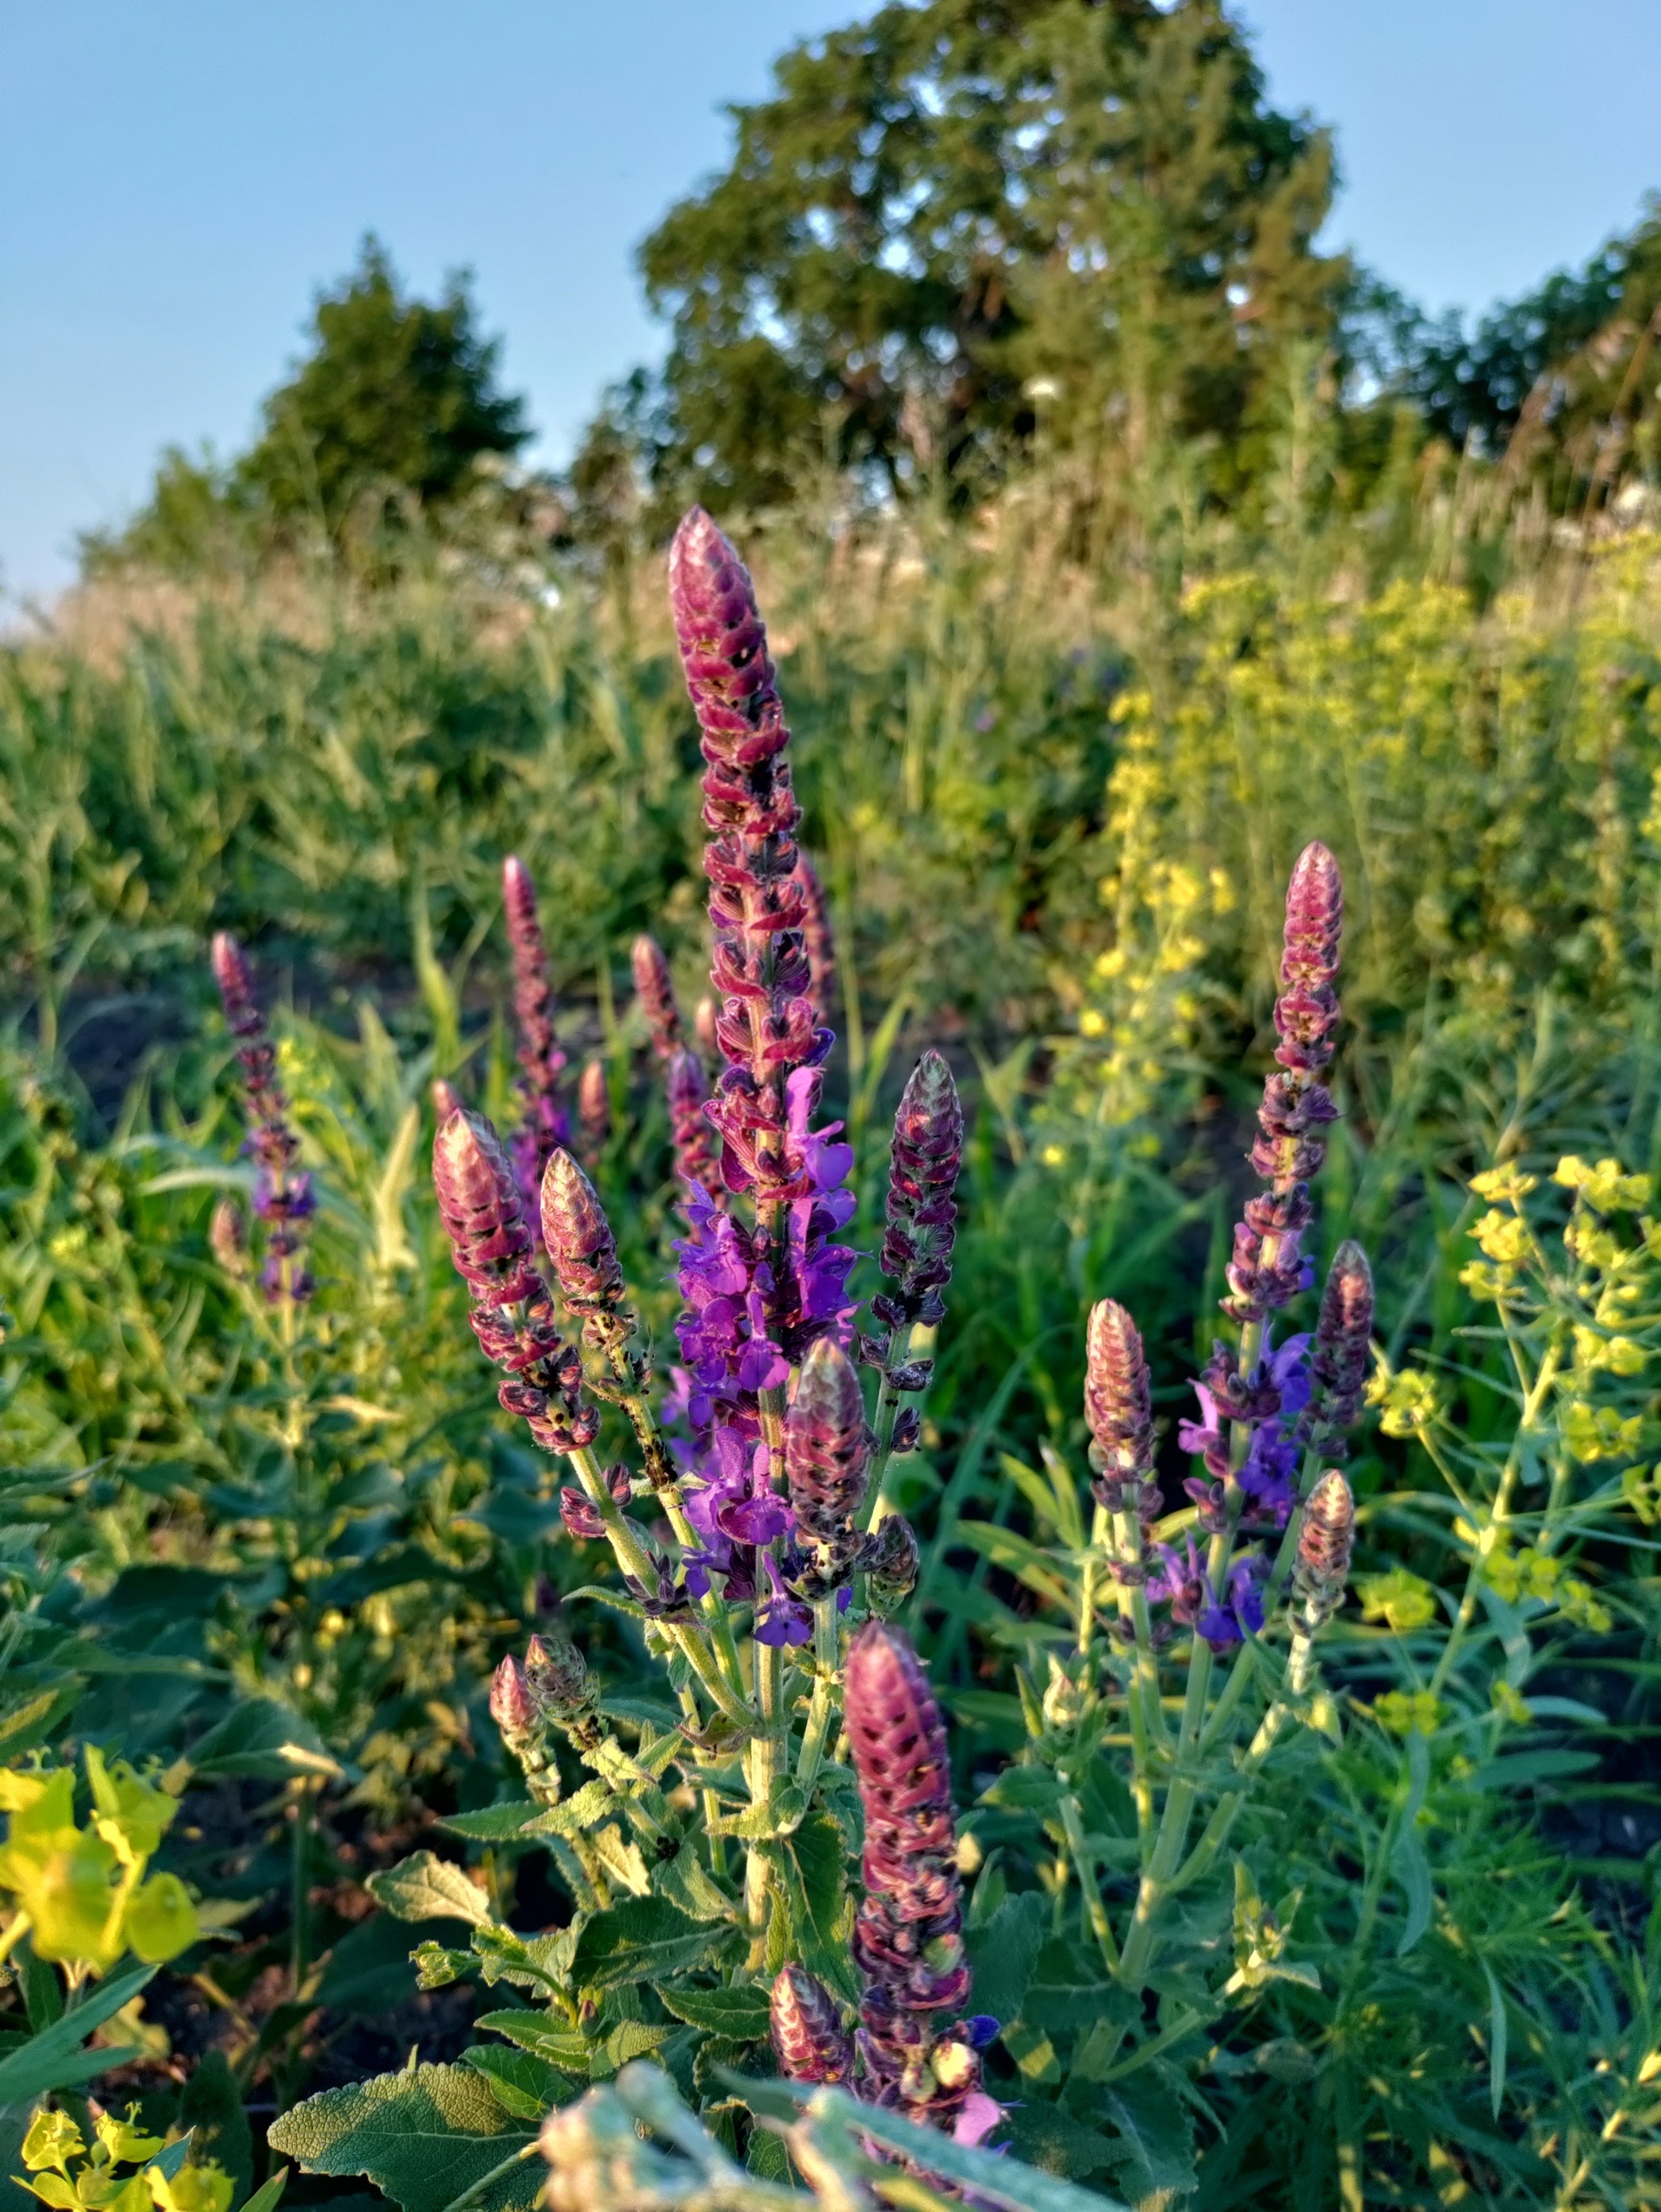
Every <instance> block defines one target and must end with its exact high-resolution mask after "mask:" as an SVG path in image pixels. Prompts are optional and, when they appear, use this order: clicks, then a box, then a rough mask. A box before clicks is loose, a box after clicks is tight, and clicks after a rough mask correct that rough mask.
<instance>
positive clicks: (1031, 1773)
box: [981, 1766, 1067, 1813]
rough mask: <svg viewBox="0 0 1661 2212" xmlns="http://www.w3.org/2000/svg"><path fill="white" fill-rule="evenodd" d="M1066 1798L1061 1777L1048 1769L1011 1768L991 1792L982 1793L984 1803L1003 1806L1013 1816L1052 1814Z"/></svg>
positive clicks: (1008, 1767) (1044, 1767) (993, 1786)
mask: <svg viewBox="0 0 1661 2212" xmlns="http://www.w3.org/2000/svg"><path fill="white" fill-rule="evenodd" d="M1066 1794H1067V1792H1066V1790H1065V1788H1064V1786H1063V1784H1062V1781H1061V1779H1060V1778H1059V1776H1057V1775H1055V1774H1052V1773H1051V1772H1050V1769H1049V1768H1048V1767H1047V1766H1007V1767H1006V1768H1005V1769H1004V1771H1003V1772H1002V1773H1001V1775H1000V1776H999V1777H998V1778H997V1780H996V1781H995V1783H994V1784H992V1786H991V1788H990V1789H989V1790H983V1791H982V1792H981V1802H982V1804H983V1805H1000V1806H1001V1807H1002V1808H1004V1810H1005V1811H1006V1812H1010V1813H1048V1812H1050V1810H1051V1809H1052V1808H1054V1807H1055V1806H1056V1805H1059V1804H1060V1803H1061V1802H1062V1798H1063V1797H1064V1796H1066Z"/></svg>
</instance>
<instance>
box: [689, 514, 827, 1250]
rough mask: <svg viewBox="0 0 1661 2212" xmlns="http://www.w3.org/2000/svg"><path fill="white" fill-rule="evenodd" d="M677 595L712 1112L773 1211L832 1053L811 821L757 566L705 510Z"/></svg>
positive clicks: (732, 1162)
mask: <svg viewBox="0 0 1661 2212" xmlns="http://www.w3.org/2000/svg"><path fill="white" fill-rule="evenodd" d="M669 599H670V608H671V611H672V615H673V617H674V623H675V633H676V635H677V637H678V640H679V643H680V651H681V659H682V663H683V665H684V669H685V672H686V686H687V690H688V691H689V692H690V693H691V699H692V705H693V708H694V710H695V712H696V713H697V720H698V727H699V731H700V732H701V741H702V747H703V758H704V763H705V766H704V775H703V820H704V825H705V827H706V829H708V830H709V842H708V843H707V844H706V845H705V848H704V859H703V865H704V872H705V873H706V874H707V875H708V877H709V921H710V927H711V931H712V933H713V937H714V964H713V970H712V975H713V981H714V982H715V989H716V991H717V993H718V994H720V997H721V1007H720V1009H719V1011H718V1012H717V1013H716V1016H715V1041H716V1043H717V1045H718V1046H719V1048H720V1052H721V1058H722V1060H723V1061H724V1063H725V1065H724V1066H723V1067H722V1069H721V1073H720V1075H719V1077H718V1079H717V1081H716V1085H715V1098H714V1100H713V1101H712V1102H711V1104H710V1108H709V1115H710V1120H711V1121H712V1122H713V1123H714V1124H715V1128H716V1129H717V1131H718V1132H719V1133H720V1136H721V1146H722V1174H723V1176H725V1179H726V1181H727V1184H728V1186H729V1188H732V1189H734V1190H751V1191H753V1193H754V1195H755V1200H756V1204H757V1206H759V1207H762V1208H766V1207H769V1206H774V1205H776V1204H778V1203H780V1202H782V1201H783V1200H788V1199H791V1198H794V1197H796V1196H798V1195H800V1175H799V1173H798V1172H797V1171H796V1170H794V1166H793V1163H792V1162H791V1161H790V1160H789V1158H788V1157H787V1149H786V1143H785V1130H786V1122H785V1084H786V1079H787V1078H788V1076H789V1075H790V1074H791V1073H793V1071H794V1070H796V1069H799V1068H802V1067H806V1066H816V1065H817V1064H818V1062H819V1061H820V1060H823V1059H824V1055H825V1054H826V1053H827V1052H828V1051H829V1050H830V1047H831V1039H830V1035H829V1032H828V1031H824V1030H819V1029H818V1025H817V1024H816V1023H815V1020H814V1015H813V1006H812V1000H811V999H810V997H809V996H808V987H809V983H810V980H811V979H810V975H809V970H808V965H807V954H806V948H805V945H804V943H803V939H802V922H803V917H804V913H805V908H806V901H805V898H804V896H803V892H802V888H801V884H800V881H799V880H798V878H797V876H796V860H797V854H796V845H795V829H796V823H797V821H798V819H799V818H800V809H799V808H798V807H797V805H796V801H795V796H794V793H793V792H792V790H791V787H790V769H789V765H788V762H787V761H786V759H785V757H784V751H785V747H786V745H787V744H788V740H789V735H790V732H789V731H788V728H787V727H786V726H785V721H784V711H783V708H782V705H781V703H780V700H779V694H778V686H777V684H776V681H775V678H774V670H773V663H772V661H771V659H770V657H769V655H768V651H767V632H766V630H765V629H764V626H763V623H762V619H761V616H760V613H759V612H758V611H757V606H756V597H755V592H754V589H753V587H752V586H751V581H750V576H749V572H748V570H747V569H746V568H745V565H744V563H743V562H742V561H740V560H739V556H738V554H737V552H736V551H735V550H733V546H732V545H731V544H729V543H728V542H727V539H726V538H724V537H723V536H722V535H721V532H720V531H719V530H718V529H717V528H716V526H715V523H714V522H713V521H711V520H710V518H709V516H708V515H707V514H706V513H704V512H703V508H702V507H694V508H693V509H692V510H691V513H689V514H688V515H687V516H686V518H685V519H684V521H683V522H682V524H681V526H680V527H679V529H678V531H677V532H676V533H675V540H674V544H673V545H672V547H671V549H670V554H669Z"/></svg>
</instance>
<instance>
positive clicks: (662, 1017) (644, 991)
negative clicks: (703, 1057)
mask: <svg viewBox="0 0 1661 2212" xmlns="http://www.w3.org/2000/svg"><path fill="white" fill-rule="evenodd" d="M629 964H630V968H631V969H633V971H634V977H635V997H636V1000H638V1001H639V1003H640V1010H641V1012H642V1014H643V1015H644V1016H645V1017H646V1029H647V1034H648V1036H650V1038H651V1040H652V1049H653V1051H654V1053H656V1054H657V1056H658V1058H659V1059H660V1060H671V1059H672V1058H673V1056H674V1055H675V1054H676V1053H678V1051H679V1050H680V1048H681V1046H682V1045H683V1044H684V1042H685V1040H684V1037H683V1036H682V1034H681V1024H680V1008H679V1007H678V1006H677V1005H676V1003H675V985H674V979H673V977H672V975H670V973H669V963H668V961H667V960H666V958H665V957H664V953H663V947H662V946H661V945H660V944H659V943H658V941H657V939H656V938H655V937H647V936H644V935H642V936H640V937H637V938H636V939H635V942H634V945H633V948H632V949H631V951H630V955H629Z"/></svg>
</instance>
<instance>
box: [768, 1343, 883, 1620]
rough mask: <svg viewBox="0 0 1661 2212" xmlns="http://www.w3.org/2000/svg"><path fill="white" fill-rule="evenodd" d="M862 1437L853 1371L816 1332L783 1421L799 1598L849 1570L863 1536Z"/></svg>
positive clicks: (865, 1450) (866, 1450)
mask: <svg viewBox="0 0 1661 2212" xmlns="http://www.w3.org/2000/svg"><path fill="white" fill-rule="evenodd" d="M869 1456H870V1436H869V1432H868V1431H867V1428H866V1425H865V1400H864V1397H863V1395H861V1390H860V1378H859V1376H858V1375H857V1373H856V1372H855V1369H854V1366H853V1363H852V1362H851V1361H850V1360H849V1358H848V1355H847V1353H846V1352H843V1349H842V1347H841V1346H840V1345H838V1344H837V1342H836V1341H835V1340H834V1339H833V1338H831V1337H828V1336H822V1337H821V1338H820V1339H819V1340H818V1343H817V1344H815V1345H814V1346H813V1348H812V1351H811V1352H809V1353H808V1355H807V1358H806V1360H805V1361H804V1362H803V1363H802V1370H801V1376H800V1380H799V1381H798V1383H797V1384H796V1395H795V1397H794V1400H793V1401H792V1403H791V1407H790V1410H789V1412H788V1413H787V1415H786V1416H785V1422H784V1468H785V1474H786V1477H787V1479H788V1482H789V1486H790V1504H791V1506H792V1508H793V1509H794V1513H795V1516H796V1539H797V1542H798V1544H799V1546H800V1548H801V1551H802V1554H803V1559H804V1571H803V1572H802V1573H801V1574H800V1575H799V1576H798V1577H797V1579H796V1587H797V1589H799V1590H800V1592H801V1594H802V1595H803V1596H804V1597H807V1598H819V1597H824V1596H825V1595H828V1594H829V1592H831V1590H833V1589H837V1587H838V1586H839V1585H840V1584H842V1583H845V1582H846V1581H847V1579H848V1577H849V1575H850V1574H851V1573H852V1572H853V1568H854V1562H855V1557H856V1555H857V1553H859V1551H860V1549H861V1544H862V1541H863V1539H862V1537H861V1532H860V1530H859V1528H858V1527H857V1526H856V1517H857V1516H858V1513H859V1510H860V1507H861V1505H862V1504H863V1503H864V1501H865V1486H866V1469H867V1462H868V1459H869Z"/></svg>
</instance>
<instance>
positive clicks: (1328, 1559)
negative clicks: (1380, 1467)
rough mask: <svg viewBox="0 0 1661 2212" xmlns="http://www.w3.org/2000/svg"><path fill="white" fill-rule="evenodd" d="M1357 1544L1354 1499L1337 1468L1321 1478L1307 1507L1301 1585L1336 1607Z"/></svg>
mask: <svg viewBox="0 0 1661 2212" xmlns="http://www.w3.org/2000/svg"><path fill="white" fill-rule="evenodd" d="M1354 1543H1355V1499H1354V1495H1353V1494H1352V1492H1351V1491H1350V1486H1349V1485H1348V1482H1347V1481H1346V1480H1344V1478H1343V1476H1342V1474H1340V1473H1339V1472H1338V1470H1337V1468H1329V1470H1328V1472H1327V1473H1326V1474H1323V1476H1322V1477H1321V1480H1319V1481H1318V1482H1317V1484H1316V1486H1315V1487H1314V1489H1313V1490H1311V1492H1310V1493H1309V1500H1308V1503H1307V1504H1305V1507H1304V1525H1303V1527H1302V1528H1301V1529H1300V1530H1299V1536H1298V1582H1299V1588H1300V1589H1304V1590H1305V1591H1306V1592H1307V1593H1308V1594H1309V1595H1311V1597H1314V1598H1317V1600H1324V1601H1328V1602H1329V1603H1330V1604H1333V1605H1335V1604H1336V1603H1337V1602H1338V1601H1339V1600H1340V1599H1341V1598H1342V1594H1343V1588H1344V1584H1345V1583H1346V1582H1348V1579H1349V1561H1350V1553H1351V1552H1352V1550H1353V1549H1354Z"/></svg>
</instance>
